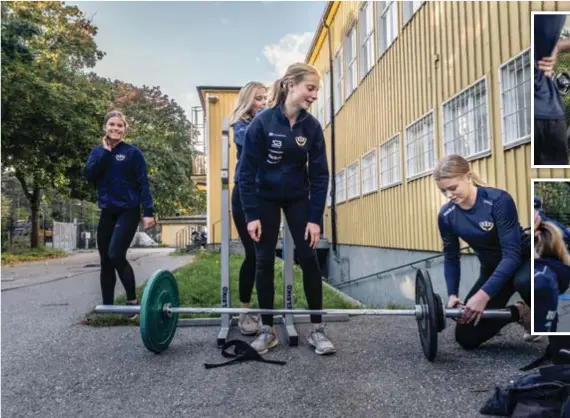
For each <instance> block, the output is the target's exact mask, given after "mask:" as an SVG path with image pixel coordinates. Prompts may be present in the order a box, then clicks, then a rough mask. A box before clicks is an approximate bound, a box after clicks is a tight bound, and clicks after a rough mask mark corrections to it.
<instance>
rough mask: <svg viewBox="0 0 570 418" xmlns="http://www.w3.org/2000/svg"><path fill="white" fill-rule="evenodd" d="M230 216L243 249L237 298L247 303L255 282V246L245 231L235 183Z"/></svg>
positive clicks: (245, 225) (245, 224) (245, 223)
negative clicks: (243, 255) (243, 258)
mask: <svg viewBox="0 0 570 418" xmlns="http://www.w3.org/2000/svg"><path fill="white" fill-rule="evenodd" d="M232 217H233V219H234V223H235V225H236V229H237V231H238V234H239V238H240V240H241V243H242V244H243V249H244V251H245V260H243V263H242V264H241V269H240V271H239V300H240V302H241V303H249V302H250V301H251V294H252V292H253V285H254V284H255V246H254V245H253V240H252V239H251V237H250V236H249V233H248V232H247V222H246V221H245V213H244V212H243V208H242V205H241V200H240V197H239V188H238V185H237V184H235V185H234V189H233V191H232Z"/></svg>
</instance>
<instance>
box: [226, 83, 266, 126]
mask: <svg viewBox="0 0 570 418" xmlns="http://www.w3.org/2000/svg"><path fill="white" fill-rule="evenodd" d="M260 88H262V89H266V87H265V86H264V85H263V83H260V82H259V81H250V82H249V83H247V84H246V85H245V86H243V87H242V88H241V90H240V91H239V94H238V98H237V100H236V104H235V105H234V109H233V110H232V113H231V114H230V126H234V125H235V124H236V122H237V121H239V120H242V119H249V118H251V108H252V106H253V102H254V101H255V93H256V92H257V89H260Z"/></svg>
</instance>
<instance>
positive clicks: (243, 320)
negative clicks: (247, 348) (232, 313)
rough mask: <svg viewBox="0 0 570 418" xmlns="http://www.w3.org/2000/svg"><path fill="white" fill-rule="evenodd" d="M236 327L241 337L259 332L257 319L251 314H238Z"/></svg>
mask: <svg viewBox="0 0 570 418" xmlns="http://www.w3.org/2000/svg"><path fill="white" fill-rule="evenodd" d="M238 327H239V330H240V332H241V333H242V335H255V334H257V333H258V332H259V317H258V316H256V315H253V314H249V313H248V314H240V316H239V320H238Z"/></svg>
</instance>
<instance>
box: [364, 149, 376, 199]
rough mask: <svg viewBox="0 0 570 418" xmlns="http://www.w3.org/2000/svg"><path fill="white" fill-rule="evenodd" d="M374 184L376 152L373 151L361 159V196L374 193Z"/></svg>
mask: <svg viewBox="0 0 570 418" xmlns="http://www.w3.org/2000/svg"><path fill="white" fill-rule="evenodd" d="M377 188H378V186H377V184H376V150H375V149H373V150H372V151H370V152H369V153H367V154H365V155H364V156H363V157H362V194H363V195H365V194H368V193H372V192H375V191H376V190H377Z"/></svg>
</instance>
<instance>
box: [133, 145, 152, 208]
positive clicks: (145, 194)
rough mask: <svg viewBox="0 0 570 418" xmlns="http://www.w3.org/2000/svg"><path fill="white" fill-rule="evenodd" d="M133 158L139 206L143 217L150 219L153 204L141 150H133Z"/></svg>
mask: <svg viewBox="0 0 570 418" xmlns="http://www.w3.org/2000/svg"><path fill="white" fill-rule="evenodd" d="M133 158H134V163H135V173H136V180H137V186H138V190H137V192H138V194H139V197H140V200H141V205H142V207H143V216H144V217H152V216H153V215H154V203H153V201H152V195H151V193H150V184H149V182H148V174H147V167H146V161H145V159H144V156H143V154H142V152H141V150H139V149H138V148H135V149H134V153H133Z"/></svg>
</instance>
